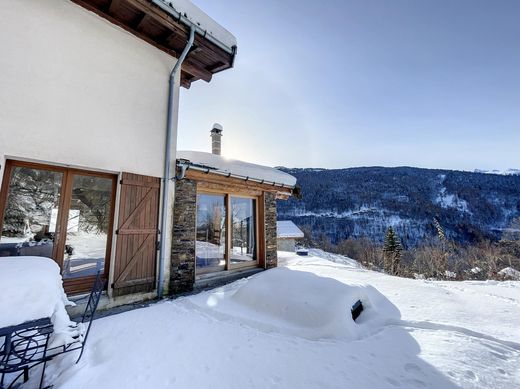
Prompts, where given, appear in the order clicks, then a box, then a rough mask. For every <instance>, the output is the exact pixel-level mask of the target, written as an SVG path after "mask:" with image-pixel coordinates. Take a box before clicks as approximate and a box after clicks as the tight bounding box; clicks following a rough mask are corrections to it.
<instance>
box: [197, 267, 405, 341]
mask: <svg viewBox="0 0 520 389" xmlns="http://www.w3.org/2000/svg"><path fill="white" fill-rule="evenodd" d="M309 291H319V293H310V292H309ZM358 300H361V301H362V303H363V306H364V307H365V310H364V311H363V313H362V315H361V317H360V318H359V319H358V323H356V322H354V320H352V315H351V308H352V306H353V305H354V304H355V303H356V302H357V301H358ZM192 302H193V303H195V304H197V305H198V306H199V308H200V309H206V308H208V307H209V308H210V309H211V310H212V311H216V312H219V313H221V314H226V315H229V316H233V317H235V318H240V319H241V320H242V321H243V322H245V323H248V324H249V325H250V326H251V327H256V328H258V329H260V330H264V331H274V332H280V333H283V334H287V335H290V336H296V337H303V338H307V339H326V338H338V339H344V340H354V339H360V338H361V337H363V336H367V335H368V334H370V333H373V332H376V331H377V330H379V329H380V327H381V326H382V324H383V323H385V322H386V321H388V320H389V319H398V318H399V311H398V310H397V308H395V306H394V305H393V304H391V303H390V302H389V301H388V300H387V299H386V298H385V297H384V296H383V295H381V294H380V293H379V292H378V291H377V290H376V289H374V288H373V287H371V286H369V285H362V284H351V285H346V284H344V283H342V282H339V281H337V280H335V279H332V278H327V277H320V276H318V275H316V274H313V273H309V272H304V271H295V270H291V269H289V268H283V267H281V268H276V269H273V270H271V271H268V272H263V273H262V274H259V275H258V276H256V277H254V278H252V279H251V280H250V281H249V282H247V283H245V284H244V285H242V286H240V287H239V288H238V289H237V290H232V291H230V292H229V293H225V292H224V293H220V294H219V295H218V297H216V295H214V294H210V296H209V298H208V296H207V295H205V294H201V295H199V296H198V297H194V298H193V299H192Z"/></svg>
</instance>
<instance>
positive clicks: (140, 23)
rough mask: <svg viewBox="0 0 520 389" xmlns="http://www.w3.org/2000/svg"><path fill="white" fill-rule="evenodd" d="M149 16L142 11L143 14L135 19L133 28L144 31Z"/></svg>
mask: <svg viewBox="0 0 520 389" xmlns="http://www.w3.org/2000/svg"><path fill="white" fill-rule="evenodd" d="M148 18H149V16H148V15H147V14H146V13H144V12H143V13H141V15H139V16H138V17H136V18H135V20H134V21H133V22H132V28H133V29H134V30H137V31H142V30H143V25H144V24H146V21H147V20H148Z"/></svg>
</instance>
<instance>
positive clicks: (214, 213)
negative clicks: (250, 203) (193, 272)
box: [195, 194, 227, 273]
mask: <svg viewBox="0 0 520 389" xmlns="http://www.w3.org/2000/svg"><path fill="white" fill-rule="evenodd" d="M195 255H196V266H197V271H198V272H199V273H209V272H214V271H219V270H225V269H226V258H227V256H226V197H225V196H224V195H213V194H199V195H198V196H197V240H196V243H195Z"/></svg>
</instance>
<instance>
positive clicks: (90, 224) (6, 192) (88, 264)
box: [0, 160, 117, 293]
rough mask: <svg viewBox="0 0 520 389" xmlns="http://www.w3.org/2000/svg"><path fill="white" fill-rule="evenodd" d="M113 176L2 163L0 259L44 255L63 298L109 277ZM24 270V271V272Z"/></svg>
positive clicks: (14, 162)
mask: <svg viewBox="0 0 520 389" xmlns="http://www.w3.org/2000/svg"><path fill="white" fill-rule="evenodd" d="M116 183H117V176H116V175H113V174H108V173H98V172H92V171H85V170H78V169H71V168H65V167H61V166H51V165H43V164H36V163H28V162H20V161H12V160H9V161H7V164H6V168H5V173H4V178H3V181H2V191H1V195H0V231H1V235H0V256H44V257H48V258H52V259H54V260H55V261H56V262H57V263H58V265H59V266H60V268H61V272H62V277H63V280H64V287H65V290H66V291H67V292H68V293H81V292H86V291H88V290H90V288H91V286H92V282H93V281H94V278H95V274H96V273H97V271H98V270H101V271H102V272H103V273H104V275H105V277H107V276H108V268H109V258H110V249H111V241H112V230H113V219H114V203H115V191H116ZM28 271H29V269H28Z"/></svg>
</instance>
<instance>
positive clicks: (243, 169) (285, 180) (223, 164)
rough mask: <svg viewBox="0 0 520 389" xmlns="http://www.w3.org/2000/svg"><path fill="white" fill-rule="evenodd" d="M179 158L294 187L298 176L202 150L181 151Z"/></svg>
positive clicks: (201, 165)
mask: <svg viewBox="0 0 520 389" xmlns="http://www.w3.org/2000/svg"><path fill="white" fill-rule="evenodd" d="M177 159H184V160H188V161H189V162H190V163H192V164H193V165H197V166H200V167H204V168H208V169H210V170H218V171H221V172H224V173H230V174H236V175H239V176H242V177H244V178H245V177H249V178H252V179H257V180H265V181H268V182H275V183H277V184H283V185H284V186H288V187H294V186H295V185H296V178H294V177H293V176H291V175H290V174H287V173H284V172H282V171H280V170H278V169H275V168H272V167H268V166H262V165H256V164H253V163H249V162H243V161H238V160H235V159H228V158H225V157H222V156H220V155H216V154H212V153H204V152H201V151H179V152H177Z"/></svg>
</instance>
